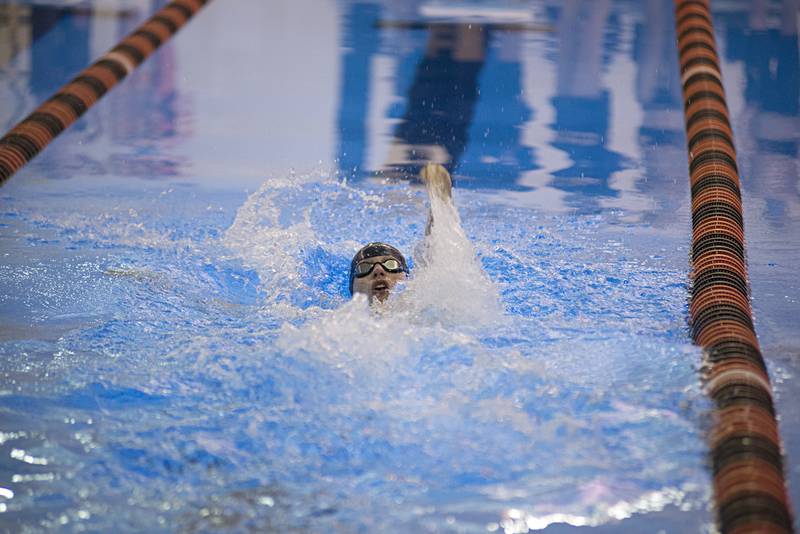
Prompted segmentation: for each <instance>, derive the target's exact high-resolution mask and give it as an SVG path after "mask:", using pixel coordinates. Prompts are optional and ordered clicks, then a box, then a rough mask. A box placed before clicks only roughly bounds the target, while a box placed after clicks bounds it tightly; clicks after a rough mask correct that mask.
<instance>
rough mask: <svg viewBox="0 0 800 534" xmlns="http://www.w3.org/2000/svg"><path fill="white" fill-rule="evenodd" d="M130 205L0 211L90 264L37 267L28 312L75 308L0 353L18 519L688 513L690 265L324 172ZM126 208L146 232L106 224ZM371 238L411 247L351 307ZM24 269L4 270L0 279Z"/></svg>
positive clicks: (702, 480)
mask: <svg viewBox="0 0 800 534" xmlns="http://www.w3.org/2000/svg"><path fill="white" fill-rule="evenodd" d="M136 198H139V197H135V198H134V199H131V201H130V203H132V204H134V206H135V212H129V211H125V210H116V209H114V208H113V207H111V208H105V211H104V210H103V209H102V208H100V212H98V213H96V214H95V215H92V216H89V217H87V218H82V219H81V220H76V219H74V218H70V217H68V216H67V214H60V213H58V211H57V210H50V211H49V212H48V213H50V214H51V215H50V216H48V218H47V220H46V221H31V216H30V214H32V213H40V212H43V210H41V208H40V207H37V208H35V209H27V208H26V207H25V206H24V205H21V204H19V205H17V208H18V209H17V219H18V220H17V222H16V223H15V224H19V225H21V227H22V226H24V227H25V228H26V230H25V231H30V232H31V233H32V234H36V233H37V232H38V233H43V232H45V231H46V232H48V233H49V234H50V235H51V242H52V244H51V245H50V246H56V247H59V246H65V247H75V248H74V250H75V254H78V255H79V256H81V255H87V254H91V255H92V256H93V257H94V259H93V260H92V261H91V262H88V261H87V260H86V258H84V257H82V256H81V257H80V258H76V259H75V261H74V262H73V263H74V267H68V268H64V267H62V266H58V265H42V266H40V267H39V271H37V272H38V274H37V280H40V281H41V282H40V283H41V284H42V287H41V293H42V295H45V296H50V297H52V298H53V299H55V297H57V296H58V295H64V294H69V295H72V298H71V299H69V300H70V302H69V303H68V304H67V303H66V302H64V303H63V304H62V303H61V301H60V300H51V302H53V303H55V304H53V305H52V306H51V308H49V309H47V310H44V309H42V310H38V311H37V310H36V309H35V306H34V304H31V306H32V308H31V309H32V312H31V313H34V314H39V316H41V317H42V321H45V323H44V324H50V323H47V321H52V319H51V318H52V317H54V316H58V317H66V316H67V315H68V314H72V315H69V317H73V319H71V321H72V322H70V326H69V327H65V329H64V330H63V331H61V333H59V334H57V335H56V336H54V337H53V338H51V339H45V340H38V341H33V340H28V339H27V338H25V339H24V340H18V338H10V339H12V340H11V341H7V342H4V343H3V344H2V345H0V347H1V348H2V350H3V351H4V352H5V353H6V354H12V353H13V354H20V353H21V354H23V356H22V357H21V358H16V359H14V358H5V359H3V364H2V365H3V369H0V371H3V372H4V373H6V376H14V377H15V380H16V384H17V386H15V387H16V389H13V390H10V391H7V392H5V394H4V397H3V403H4V406H5V407H6V409H7V410H8V413H9V414H10V415H9V418H8V419H7V420H8V421H10V422H11V423H9V424H10V426H8V427H7V428H3V429H2V430H3V431H4V432H6V433H8V434H9V435H11V434H12V433H13V434H14V435H17V436H19V434H20V432H22V433H24V434H25V435H26V437H24V438H20V437H18V438H13V439H12V438H9V440H8V442H7V443H6V446H8V447H13V448H14V449H16V450H20V451H24V454H23V453H17V456H20V455H21V456H20V457H21V458H24V457H27V456H30V457H32V458H45V459H47V461H48V465H47V466H33V465H30V464H25V466H24V467H23V466H21V465H18V464H21V463H24V462H21V461H20V460H18V459H15V458H11V457H8V459H6V460H4V462H5V463H0V468H2V469H7V470H8V472H10V473H12V474H16V475H19V477H18V478H17V479H16V480H17V481H18V482H17V483H15V485H13V487H11V488H10V489H11V490H13V491H14V497H13V499H11V500H10V501H9V504H8V506H9V510H11V511H12V512H13V513H14V514H16V515H15V516H13V517H15V519H14V521H15V524H16V525H22V526H26V525H28V526H30V525H43V524H45V523H46V522H48V521H49V522H50V523H47V524H52V525H59V521H60V518H61V517H62V513H66V514H67V516H66V517H67V519H68V520H69V521H74V522H78V523H80V524H82V525H85V526H90V527H91V528H93V529H95V530H104V529H106V527H110V526H111V525H112V523H111V522H110V521H111V520H110V519H108V518H110V517H112V516H113V517H114V518H115V519H114V522H113V524H114V525H118V524H120V522H121V524H124V525H128V526H129V528H130V530H139V531H141V530H148V529H155V530H158V529H159V528H163V525H164V524H169V525H173V526H175V527H176V528H178V529H185V530H188V531H214V530H219V531H252V530H259V529H260V530H265V529H266V530H270V529H271V530H281V529H283V530H288V531H299V530H302V531H314V532H317V531H323V530H326V529H331V528H333V529H336V528H339V529H344V530H347V531H353V530H365V531H382V532H406V531H422V532H428V531H430V532H432V531H439V532H442V531H444V532H449V531H467V532H469V531H486V530H487V529H489V530H491V529H492V528H494V529H502V530H504V531H505V532H524V531H525V530H523V529H524V528H527V529H541V528H545V527H546V526H547V525H548V524H551V523H562V524H572V525H603V524H606V523H608V522H609V521H615V520H619V519H623V518H625V517H629V516H635V515H636V514H647V513H654V511H659V510H669V509H682V510H685V511H684V512H681V514H687V513H688V514H694V515H693V516H692V517H695V520H694V522H693V523H692V524H693V525H696V526H697V525H704V524H707V520H706V515H707V513H706V512H705V506H706V505H707V502H708V495H707V488H708V481H707V474H706V472H705V471H704V468H703V461H704V460H703V458H704V454H705V446H704V444H703V442H702V438H701V436H702V420H703V414H704V406H705V405H704V400H703V397H702V394H701V392H700V389H699V386H698V384H697V378H696V376H697V375H696V369H695V366H694V362H697V361H699V355H698V354H697V351H696V349H694V348H692V347H691V346H690V345H689V344H688V342H687V339H688V336H687V334H686V326H685V324H684V319H683V317H684V316H685V305H686V304H685V294H686V287H685V281H684V280H685V272H683V271H681V270H680V269H676V268H673V267H669V266H668V265H664V264H663V262H661V261H659V260H658V259H648V258H641V257H636V256H635V255H634V254H633V253H632V251H631V250H630V249H629V248H628V247H626V246H625V245H624V243H622V241H620V240H619V238H618V236H615V234H614V233H613V232H609V230H608V228H606V227H604V226H603V224H602V221H601V220H600V219H598V218H596V217H591V216H558V217H547V218H539V217H538V216H537V215H536V214H535V213H531V212H530V211H527V210H524V209H520V208H507V207H500V206H493V205H486V204H484V203H483V201H482V199H481V197H480V196H479V195H478V194H477V193H474V192H466V191H458V190H457V191H456V192H455V205H456V206H457V207H458V209H457V210H456V209H453V207H452V206H450V205H449V204H447V203H439V202H436V201H434V203H433V205H432V206H431V210H432V212H433V217H434V221H435V223H434V225H433V227H432V229H431V232H430V234H429V235H428V236H427V237H426V236H425V226H426V221H427V206H426V203H425V199H426V195H425V194H424V192H423V191H422V190H420V189H419V188H415V187H410V186H409V185H407V184H390V183H386V184H384V183H376V184H373V185H371V186H370V185H362V186H360V187H354V186H350V185H348V184H346V183H343V182H341V181H338V180H336V179H335V177H331V176H328V175H326V174H325V173H313V174H308V175H293V176H288V177H279V178H272V179H269V180H267V181H266V182H265V184H264V186H263V187H261V188H260V189H259V190H258V191H256V192H254V193H253V194H251V195H250V196H249V197H248V198H247V199H245V200H244V202H243V203H240V205H239V206H238V209H237V210H236V215H235V217H234V218H233V220H232V222H230V221H227V222H226V221H224V220H223V219H220V218H219V217H218V216H217V215H215V213H216V211H215V210H207V209H205V206H206V204H207V203H208V201H207V200H206V199H204V198H203V197H202V195H199V196H198V198H197V199H196V201H195V202H188V203H186V204H180V205H179V204H175V203H172V204H171V203H170V201H169V200H168V199H169V196H168V195H167V196H166V197H158V198H152V199H148V200H146V201H141V200H138V202H139V205H136V202H137V201H136ZM208 205H211V203H208ZM95 209H96V210H97V209H98V208H95ZM176 210H180V211H182V213H180V214H173V211H176ZM185 212H190V213H192V214H193V218H192V219H191V220H192V221H193V223H192V225H191V227H185V226H182V225H183V224H185V223H182V222H181V221H183V220H185V219H186V213H185ZM90 213H91V212H90ZM104 213H108V214H112V215H109V216H108V217H106V216H105V215H104ZM146 213H149V214H156V213H161V214H162V215H161V216H160V217H155V216H153V217H149V216H143V215H142V214H146ZM459 213H461V215H462V216H463V220H462V219H460V217H459ZM173 217H174V219H173ZM92 221H94V222H92ZM132 224H141V233H140V234H139V235H140V236H146V235H150V234H149V233H153V237H152V239H145V241H141V240H140V239H138V238H137V239H132V240H126V241H124V242H116V243H115V242H114V239H113V237H110V236H114V235H118V234H119V235H123V234H124V233H125V231H126V230H125V229H126V228H131V225H132ZM602 232H607V233H606V234H603V233H602ZM107 239H110V242H109V241H107ZM142 239H144V237H142ZM374 240H381V241H386V242H390V243H392V244H395V245H397V246H398V247H400V248H401V250H403V251H405V252H409V251H413V253H409V254H407V256H408V257H409V259H410V261H411V263H412V264H413V267H412V270H411V276H410V277H409V279H408V281H407V282H406V283H405V284H404V287H402V288H400V290H399V291H397V292H396V294H393V296H392V298H390V299H389V300H388V301H387V302H386V303H385V304H383V305H377V306H372V307H371V306H370V305H369V304H368V303H367V302H366V300H365V299H364V298H361V297H358V296H357V297H356V298H352V299H351V298H350V295H349V293H348V291H347V274H348V267H349V262H350V258H351V257H352V254H353V253H354V252H355V251H356V250H357V249H358V248H360V246H362V245H363V243H365V242H367V241H374ZM170 243H171V244H170ZM70 265H72V264H70ZM26 269H27V267H25V266H20V267H19V268H17V267H15V266H13V265H9V266H5V267H4V268H3V270H2V272H0V274H2V280H3V283H4V285H5V286H6V287H7V291H5V293H6V294H14V291H16V290H15V289H14V288H16V287H18V286H19V287H23V286H24V285H25V284H27V283H28V280H30V277H29V276H28V275H25V274H24V272H25V270H26ZM47 280H58V283H51V284H50V285H46V284H45V281H47ZM664 280H672V282H671V283H667V284H665V283H664ZM63 300H66V299H63ZM37 302H39V300H37ZM98 303H101V304H102V306H101V307H100V309H99V310H100V311H98V308H97V306H98ZM89 310H94V312H93V314H91V315H89V314H88V311H89ZM42 369H45V370H46V372H47V373H49V376H50V378H49V379H47V380H49V382H48V381H47V380H45V379H43V378H42V376H43V373H42ZM34 412H35V413H37V414H38V421H39V422H37V423H36V424H35V425H34V424H32V423H27V422H26V421H27V420H29V419H30V415H31V414H32V413H34ZM64 420H70V421H74V422H73V423H70V424H66V425H65V424H63V423H62V421H64ZM88 421H91V423H89V422H88ZM3 435H5V434H3ZM26 455H27V456H26ZM45 468H46V469H45ZM45 475H46V476H47V477H48V478H47V480H45V479H44V478H41V477H44V476H45ZM51 475H52V477H51ZM36 476H39V477H40V478H31V477H36ZM74 487H78V488H80V493H79V494H78V495H75V493H74V491H72V489H71V488H74ZM44 498H51V502H56V503H62V504H59V505H51V507H50V508H48V507H47V506H46V505H44V504H42V499H44ZM52 499H55V500H52ZM63 510H67V512H64V511H63ZM109 511H113V514H109V513H108V512H109ZM78 512H81V514H78ZM86 514H88V516H86ZM676 514H677V512H676ZM84 516H86V517H84ZM6 517H10V516H6ZM87 517H88V519H87ZM676 517H678V518H679V519H678V520H682V519H680V518H681V517H683V516H681V515H680V514H678V515H677V516H676ZM159 525H162V526H161V527H160V526H159ZM117 528H118V527H117ZM698 528H699V527H698Z"/></svg>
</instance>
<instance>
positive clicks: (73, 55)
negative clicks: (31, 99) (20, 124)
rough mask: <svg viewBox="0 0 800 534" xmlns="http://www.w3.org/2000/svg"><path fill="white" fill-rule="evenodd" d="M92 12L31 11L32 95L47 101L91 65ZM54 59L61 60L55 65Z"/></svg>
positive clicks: (52, 8)
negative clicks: (57, 90)
mask: <svg viewBox="0 0 800 534" xmlns="http://www.w3.org/2000/svg"><path fill="white" fill-rule="evenodd" d="M90 17H91V12H89V13H87V12H86V11H85V10H82V12H81V13H78V14H75V13H73V12H72V10H71V9H70V8H64V7H56V6H38V5H34V6H32V7H31V14H30V24H31V30H32V36H33V41H34V42H35V43H36V45H35V46H33V47H32V48H31V77H30V80H29V83H30V87H31V93H33V95H34V96H35V97H36V99H37V100H38V101H43V100H45V99H46V98H48V97H50V95H51V94H52V93H53V91H55V90H56V89H58V88H59V87H61V86H62V85H63V84H65V83H66V82H68V81H69V80H70V78H72V77H73V76H75V74H77V73H78V72H80V70H81V69H83V68H85V67H86V66H87V65H88V64H89V59H90V57H89V40H90V38H91V31H90V21H91V19H90ZM55 58H58V60H57V61H56V60H55Z"/></svg>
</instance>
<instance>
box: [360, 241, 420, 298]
mask: <svg viewBox="0 0 800 534" xmlns="http://www.w3.org/2000/svg"><path fill="white" fill-rule="evenodd" d="M375 256H391V257H392V258H394V259H396V260H397V261H399V262H400V265H401V266H402V267H403V271H405V272H408V264H407V263H406V259H405V258H404V257H403V254H402V253H401V252H400V251H399V250H397V249H396V248H394V247H393V246H392V245H387V244H386V243H367V244H366V245H364V246H363V247H362V248H361V250H359V251H358V252H356V255H355V256H353V261H351V262H350V294H351V295H352V294H353V280H354V279H355V277H356V265H358V263H359V262H361V261H363V260H365V259H367V258H374V257H375Z"/></svg>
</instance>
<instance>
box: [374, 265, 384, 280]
mask: <svg viewBox="0 0 800 534" xmlns="http://www.w3.org/2000/svg"><path fill="white" fill-rule="evenodd" d="M384 276H386V271H384V270H383V266H382V265H381V264H380V263H379V264H377V265H376V266H375V267H373V268H372V277H373V278H378V277H384Z"/></svg>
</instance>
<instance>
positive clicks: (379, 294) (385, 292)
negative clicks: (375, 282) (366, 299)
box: [370, 288, 392, 303]
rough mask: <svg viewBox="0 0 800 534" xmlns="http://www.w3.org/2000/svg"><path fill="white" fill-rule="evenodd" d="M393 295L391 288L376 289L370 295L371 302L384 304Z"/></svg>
mask: <svg viewBox="0 0 800 534" xmlns="http://www.w3.org/2000/svg"><path fill="white" fill-rule="evenodd" d="M391 293H392V292H391V290H390V289H389V288H383V289H374V290H372V294H371V295H370V300H377V301H378V302H380V303H384V302H386V301H387V300H388V298H389V295H390V294H391Z"/></svg>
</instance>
